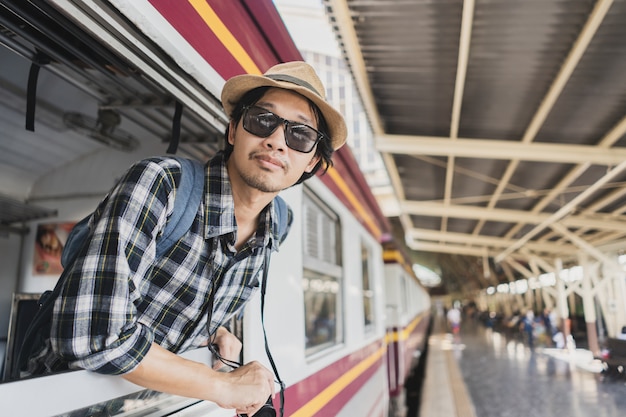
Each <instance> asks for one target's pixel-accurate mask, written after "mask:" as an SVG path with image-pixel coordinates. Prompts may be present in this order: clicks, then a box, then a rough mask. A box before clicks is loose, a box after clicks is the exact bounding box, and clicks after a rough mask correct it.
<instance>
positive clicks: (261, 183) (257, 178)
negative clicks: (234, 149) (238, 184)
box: [239, 152, 289, 193]
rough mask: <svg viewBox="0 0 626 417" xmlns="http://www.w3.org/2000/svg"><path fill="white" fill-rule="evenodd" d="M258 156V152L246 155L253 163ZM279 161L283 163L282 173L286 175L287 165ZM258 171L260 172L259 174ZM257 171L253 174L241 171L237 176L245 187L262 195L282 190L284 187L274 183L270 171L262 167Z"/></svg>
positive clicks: (285, 162)
mask: <svg viewBox="0 0 626 417" xmlns="http://www.w3.org/2000/svg"><path fill="white" fill-rule="evenodd" d="M258 154H259V152H251V153H250V154H249V155H248V159H249V160H250V161H255V159H256V156H257V155H258ZM281 161H282V163H283V171H284V172H285V174H287V173H288V172H289V164H288V163H287V161H284V160H281ZM258 170H260V172H259V171H258ZM258 170H254V171H255V172H249V171H244V170H241V171H240V172H239V176H240V177H241V179H242V180H243V182H244V183H245V184H246V185H247V186H249V187H252V188H255V189H257V190H259V191H262V192H264V193H277V192H279V191H282V190H283V188H284V187H283V186H282V185H281V184H275V183H274V181H273V179H272V175H271V174H272V172H271V170H269V169H265V168H263V167H259V168H258Z"/></svg>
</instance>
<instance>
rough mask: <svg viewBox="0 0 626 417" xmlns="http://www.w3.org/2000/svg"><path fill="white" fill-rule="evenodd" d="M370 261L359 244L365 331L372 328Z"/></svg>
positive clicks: (372, 301) (368, 254)
mask: <svg viewBox="0 0 626 417" xmlns="http://www.w3.org/2000/svg"><path fill="white" fill-rule="evenodd" d="M369 259H371V256H370V251H369V249H368V247H367V246H366V245H365V244H364V243H361V267H362V271H361V276H362V282H363V324H364V325H365V330H366V331H367V330H370V329H373V328H374V290H373V288H372V284H371V274H370V264H369Z"/></svg>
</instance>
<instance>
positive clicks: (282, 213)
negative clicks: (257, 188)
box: [274, 195, 293, 243]
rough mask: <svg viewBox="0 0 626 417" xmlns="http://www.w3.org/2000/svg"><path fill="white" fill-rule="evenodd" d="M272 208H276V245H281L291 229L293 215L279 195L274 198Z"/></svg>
mask: <svg viewBox="0 0 626 417" xmlns="http://www.w3.org/2000/svg"><path fill="white" fill-rule="evenodd" d="M274 206H275V207H276V214H277V216H278V219H277V220H278V243H283V241H284V240H285V238H286V237H287V233H288V232H289V229H290V228H291V222H292V221H293V213H292V212H291V209H290V208H289V206H288V205H287V203H286V202H285V200H283V199H282V197H281V196H279V195H277V196H276V197H274Z"/></svg>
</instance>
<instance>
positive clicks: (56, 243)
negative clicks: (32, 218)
mask: <svg viewBox="0 0 626 417" xmlns="http://www.w3.org/2000/svg"><path fill="white" fill-rule="evenodd" d="M75 224H76V223H75V222H69V223H41V224H39V225H37V234H36V237H35V251H34V256H33V275H60V274H61V272H63V266H62V265H61V252H62V251H63V246H65V242H66V241H67V236H68V235H69V233H70V231H71V230H72V227H74V225H75Z"/></svg>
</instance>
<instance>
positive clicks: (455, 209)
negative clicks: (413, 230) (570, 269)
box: [401, 201, 626, 231]
mask: <svg viewBox="0 0 626 417" xmlns="http://www.w3.org/2000/svg"><path fill="white" fill-rule="evenodd" d="M401 209H402V211H403V212H405V213H409V214H412V215H419V216H433V217H442V216H448V217H456V218H461V219H474V220H487V221H496V222H507V223H518V222H523V223H528V224H539V223H543V222H545V221H547V220H548V219H550V218H551V217H553V215H551V214H549V213H530V212H527V211H522V210H507V209H485V208H482V207H475V206H461V205H449V206H446V205H444V204H442V203H433V202H421V201H405V202H403V203H402V205H401ZM560 223H561V224H563V225H565V226H567V227H572V228H578V227H588V228H593V229H602V230H604V229H608V230H615V231H618V230H619V231H626V220H625V219H624V217H623V216H620V217H614V216H611V215H608V216H607V218H599V216H595V217H589V216H578V215H575V216H567V217H564V218H563V219H560Z"/></svg>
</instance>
